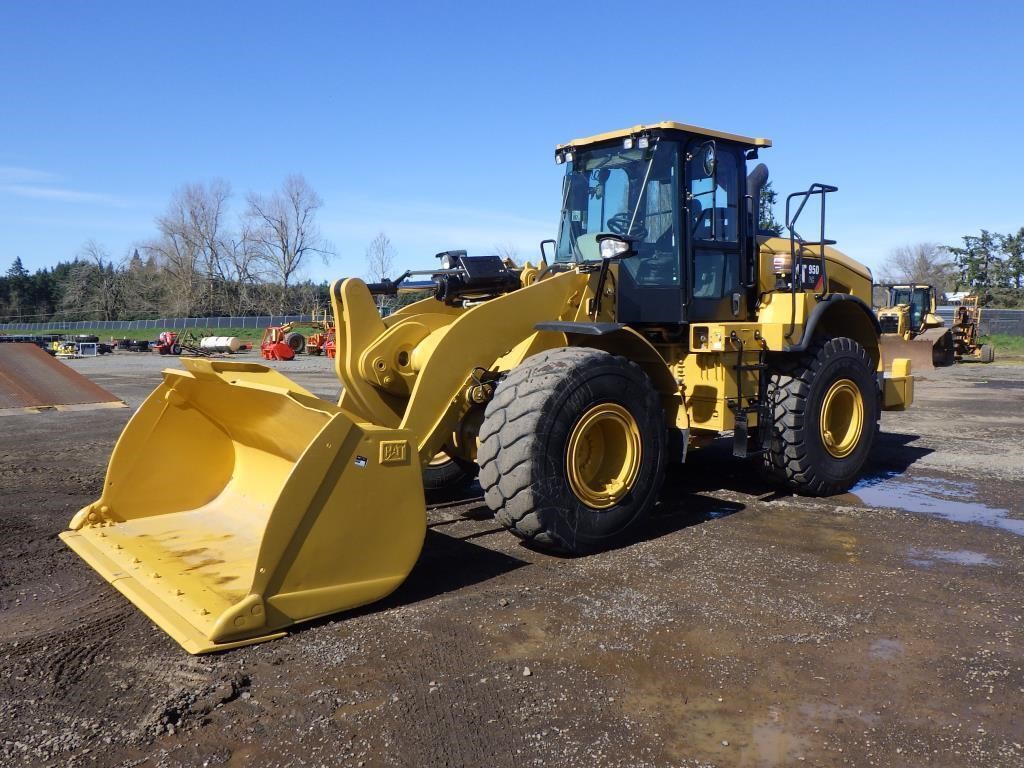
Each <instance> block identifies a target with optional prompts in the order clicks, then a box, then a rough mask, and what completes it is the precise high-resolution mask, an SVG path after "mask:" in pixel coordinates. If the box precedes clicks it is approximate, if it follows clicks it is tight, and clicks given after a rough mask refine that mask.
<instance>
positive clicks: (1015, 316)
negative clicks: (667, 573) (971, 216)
mask: <svg viewBox="0 0 1024 768" xmlns="http://www.w3.org/2000/svg"><path fill="white" fill-rule="evenodd" d="M937 311H938V314H939V317H941V318H942V319H943V320H945V321H946V325H950V324H952V322H953V312H954V311H955V307H938V310H937ZM312 319H313V316H312V315H254V316H249V317H161V318H159V319H157V320H75V321H66V320H65V321H59V320H55V321H52V322H49V323H0V331H26V332H29V333H44V332H54V331H63V332H66V331H76V330H98V331H99V330H103V331H133V330H138V329H146V328H152V329H154V330H160V331H167V330H175V329H179V328H266V327H267V326H268V325H284V324H285V323H308V322H310V321H311V320H312ZM981 332H982V334H983V335H986V336H987V335H990V334H994V333H1007V334H1010V335H1011V336H1024V309H984V308H983V309H982V310H981Z"/></svg>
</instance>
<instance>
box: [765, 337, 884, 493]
mask: <svg viewBox="0 0 1024 768" xmlns="http://www.w3.org/2000/svg"><path fill="white" fill-rule="evenodd" d="M771 366H772V370H771V372H770V379H769V383H768V398H769V403H770V404H772V405H771V407H772V408H773V414H774V418H773V422H772V424H770V425H769V434H768V436H767V441H768V442H767V448H768V450H767V452H766V453H765V454H763V457H764V459H763V460H764V464H763V467H764V469H765V471H766V474H767V475H768V476H769V477H770V478H771V479H773V480H775V481H776V482H779V483H781V484H782V485H784V486H785V487H787V488H789V489H790V490H793V491H796V492H797V493H800V494H804V495H808V496H831V495H833V494H837V493H843V492H844V491H847V490H849V489H850V487H851V486H852V485H853V484H854V483H855V482H856V481H857V479H858V478H859V477H860V472H861V469H863V467H864V462H865V461H866V460H867V457H868V454H870V453H871V447H872V445H873V444H874V442H875V435H876V434H877V433H878V419H879V412H880V408H879V402H878V393H877V390H876V383H875V377H874V374H873V370H874V367H873V366H872V364H871V358H870V357H869V356H868V354H867V352H866V351H865V350H864V348H863V347H862V346H861V345H860V344H858V343H857V342H856V341H854V340H853V339H849V338H846V337H838V338H831V339H825V340H822V341H819V342H817V343H815V344H814V345H812V347H811V349H809V350H808V351H807V352H805V353H803V354H802V355H799V356H797V357H790V358H785V359H779V360H775V361H772V362H771Z"/></svg>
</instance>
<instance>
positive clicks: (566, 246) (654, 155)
mask: <svg viewBox="0 0 1024 768" xmlns="http://www.w3.org/2000/svg"><path fill="white" fill-rule="evenodd" d="M676 167H677V166H676V144H675V142H671V141H655V142H653V143H652V146H651V147H649V148H647V149H638V148H634V149H623V148H622V147H621V146H617V147H611V148H604V149H593V150H589V151H578V152H577V153H576V157H575V158H574V162H572V163H569V164H568V167H567V168H566V175H565V179H564V181H563V187H562V212H561V213H562V220H561V224H560V226H559V231H558V246H557V248H556V250H555V260H556V261H562V262H567V261H596V260H598V259H600V254H599V252H598V247H597V240H596V236H597V235H598V234H599V233H603V232H608V233H611V234H615V235H629V236H630V237H631V238H633V240H634V244H635V247H636V251H637V255H636V256H635V257H632V258H629V259H626V260H625V261H624V262H623V264H624V265H625V267H626V268H627V269H628V270H629V271H630V272H631V273H633V276H634V278H636V280H637V281H638V282H640V283H646V284H658V285H666V284H672V283H675V284H678V283H679V248H678V242H679V240H678V237H677V235H676V227H677V223H676V210H677V209H678V206H677V202H676V201H677V184H676V173H677V171H676Z"/></svg>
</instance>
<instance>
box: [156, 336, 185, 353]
mask: <svg viewBox="0 0 1024 768" xmlns="http://www.w3.org/2000/svg"><path fill="white" fill-rule="evenodd" d="M155 346H156V351H157V352H159V353H160V354H161V355H180V354H181V344H179V343H178V334H176V333H175V332H174V331H161V333H160V335H159V336H158V337H157V342H156V345H155Z"/></svg>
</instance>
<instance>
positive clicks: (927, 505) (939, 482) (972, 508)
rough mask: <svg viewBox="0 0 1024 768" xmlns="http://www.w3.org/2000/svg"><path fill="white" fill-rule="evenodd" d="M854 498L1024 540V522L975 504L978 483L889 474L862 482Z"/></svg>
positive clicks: (1005, 511)
mask: <svg viewBox="0 0 1024 768" xmlns="http://www.w3.org/2000/svg"><path fill="white" fill-rule="evenodd" d="M850 494H851V495H853V496H855V497H856V498H857V499H858V500H860V502H861V503H862V504H863V505H864V506H867V507H882V508H888V509H902V510H904V511H906V512H914V513H916V514H921V515H929V516H931V517H939V518H942V519H943V520H949V521H951V522H955V523H973V524H975V525H984V526H988V527H990V528H999V529H1001V530H1004V531H1009V532H1010V533H1015V534H1017V535H1018V536H1024V520H1022V519H1017V518H1013V517H1010V510H1008V509H1000V508H997V507H989V506H987V505H985V504H982V503H981V502H978V501H973V500H972V499H975V498H977V488H976V487H975V485H974V483H968V482H958V481H954V480H948V479H945V478H927V479H921V478H917V479H907V478H906V477H905V476H902V475H900V474H899V473H896V472H887V473H884V474H882V475H876V476H874V477H869V478H865V479H863V480H861V481H860V482H859V483H857V484H856V485H855V486H853V488H852V489H851V490H850Z"/></svg>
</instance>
